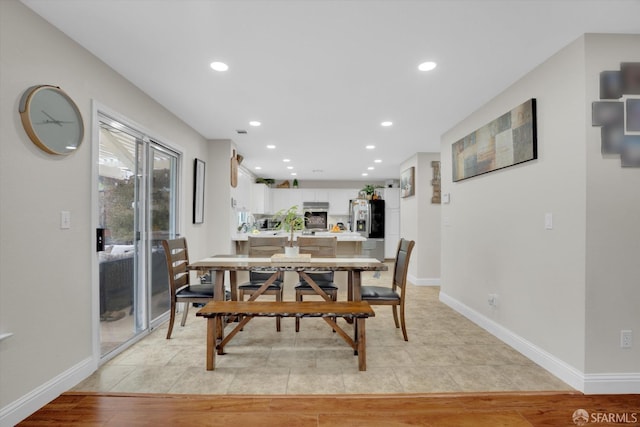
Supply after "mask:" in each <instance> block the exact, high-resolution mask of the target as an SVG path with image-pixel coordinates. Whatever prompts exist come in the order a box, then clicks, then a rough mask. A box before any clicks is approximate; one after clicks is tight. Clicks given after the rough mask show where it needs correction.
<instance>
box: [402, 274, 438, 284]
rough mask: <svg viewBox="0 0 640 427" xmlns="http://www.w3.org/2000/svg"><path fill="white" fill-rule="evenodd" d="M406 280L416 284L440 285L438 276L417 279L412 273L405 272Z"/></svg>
mask: <svg viewBox="0 0 640 427" xmlns="http://www.w3.org/2000/svg"><path fill="white" fill-rule="evenodd" d="M407 281H408V282H410V283H412V284H414V285H416V286H440V278H439V277H436V278H434V279H419V278H417V277H416V276H414V275H413V274H407Z"/></svg>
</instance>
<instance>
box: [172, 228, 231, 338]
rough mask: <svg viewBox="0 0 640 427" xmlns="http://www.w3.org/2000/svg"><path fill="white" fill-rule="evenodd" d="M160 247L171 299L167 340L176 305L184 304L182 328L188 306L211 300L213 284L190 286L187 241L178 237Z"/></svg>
mask: <svg viewBox="0 0 640 427" xmlns="http://www.w3.org/2000/svg"><path fill="white" fill-rule="evenodd" d="M162 247H163V248H164V254H165V257H166V260H167V270H168V272H169V295H170V298H171V314H170V317H169V329H168V330H167V339H170V338H171V332H172V331H173V322H174V321H175V317H176V309H177V306H178V303H179V302H180V303H184V304H183V306H184V308H183V310H184V311H183V312H182V322H181V323H180V326H184V325H185V323H186V322H187V313H188V312H189V305H191V304H192V303H203V304H206V303H208V302H209V301H211V300H212V299H213V288H214V285H213V283H207V284H200V285H192V284H191V281H190V276H191V275H190V272H189V269H188V268H187V267H188V266H189V250H188V248H187V239H185V238H184V237H180V238H177V239H172V240H163V241H162ZM225 298H226V299H229V294H228V293H226V292H225Z"/></svg>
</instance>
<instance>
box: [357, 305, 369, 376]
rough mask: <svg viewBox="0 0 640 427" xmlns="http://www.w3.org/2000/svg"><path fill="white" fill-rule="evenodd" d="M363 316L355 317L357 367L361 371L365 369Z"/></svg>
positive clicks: (365, 346)
mask: <svg viewBox="0 0 640 427" xmlns="http://www.w3.org/2000/svg"><path fill="white" fill-rule="evenodd" d="M364 321H365V318H364V317H358V318H357V319H356V325H357V327H356V330H357V334H358V335H357V341H356V342H357V345H358V369H359V370H361V371H366V370H367V353H366V351H367V341H366V335H365V330H364Z"/></svg>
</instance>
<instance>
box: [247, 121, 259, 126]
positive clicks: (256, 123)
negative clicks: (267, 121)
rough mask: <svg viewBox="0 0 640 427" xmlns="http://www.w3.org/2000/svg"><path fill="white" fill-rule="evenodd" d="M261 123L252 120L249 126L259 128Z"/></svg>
mask: <svg viewBox="0 0 640 427" xmlns="http://www.w3.org/2000/svg"><path fill="white" fill-rule="evenodd" d="M261 124H262V123H260V122H259V121H257V120H252V121H250V122H249V126H260V125H261Z"/></svg>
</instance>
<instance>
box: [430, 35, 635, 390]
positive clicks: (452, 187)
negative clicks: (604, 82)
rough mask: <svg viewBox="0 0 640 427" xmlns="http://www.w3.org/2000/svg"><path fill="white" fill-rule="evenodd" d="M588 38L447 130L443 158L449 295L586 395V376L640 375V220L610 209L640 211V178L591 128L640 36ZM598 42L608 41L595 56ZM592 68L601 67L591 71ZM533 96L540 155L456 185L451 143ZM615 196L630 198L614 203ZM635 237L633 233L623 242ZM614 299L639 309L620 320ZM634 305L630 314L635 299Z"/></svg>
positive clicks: (446, 290)
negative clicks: (605, 75)
mask: <svg viewBox="0 0 640 427" xmlns="http://www.w3.org/2000/svg"><path fill="white" fill-rule="evenodd" d="M605 39H606V43H605V42H604V41H603V40H605ZM587 40H588V41H589V43H588V44H585V38H580V39H578V40H577V41H575V42H574V43H572V44H570V45H569V46H567V47H566V48H565V49H563V50H562V51H560V52H559V53H558V54H556V55H555V56H553V57H552V58H550V59H549V60H548V61H546V62H545V63H543V64H542V65H540V66H539V67H537V68H536V69H535V70H533V71H532V72H530V73H529V74H527V75H526V76H524V77H523V78H522V79H521V80H519V81H518V82H516V83H515V84H513V85H512V86H511V87H509V88H508V89H507V90H505V91H504V92H503V93H501V94H500V95H498V96H497V97H496V98H494V99H493V100H491V101H490V102H488V103H487V104H486V105H485V106H484V107H483V108H481V109H480V110H478V111H476V112H475V113H474V114H472V115H471V116H469V117H468V118H467V119H465V120H464V121H462V122H461V123H459V124H458V125H456V126H455V127H454V128H452V129H451V130H450V131H448V132H447V133H446V134H445V135H443V138H442V151H441V155H442V186H443V188H442V192H443V193H450V194H451V203H450V204H448V205H443V210H442V216H443V234H442V288H441V289H442V295H441V298H442V299H443V300H444V301H447V302H448V303H450V304H451V305H453V306H455V307H457V308H458V309H460V310H461V311H464V312H466V314H467V315H470V317H474V318H475V320H477V321H479V322H480V323H482V324H483V325H484V326H485V327H489V328H493V329H494V330H495V331H501V332H502V333H503V334H504V336H506V337H510V339H511V340H512V341H511V343H512V344H514V343H515V345H519V346H520V349H521V350H525V352H526V351H529V354H528V355H529V356H530V357H533V358H534V360H536V358H537V360H536V361H538V362H539V363H541V364H543V366H545V367H547V368H548V369H550V370H552V371H553V372H554V373H556V374H557V375H559V376H561V377H562V378H563V379H564V380H565V381H567V382H569V383H570V384H572V385H574V386H575V387H577V388H581V389H585V390H586V389H588V387H587V385H586V384H587V382H588V380H589V377H588V376H587V375H586V374H587V373H593V372H599V373H602V372H626V373H637V372H640V366H639V363H640V356H639V355H638V353H637V350H633V351H632V352H629V351H628V350H626V353H625V351H623V350H620V348H619V329H620V328H621V327H622V326H623V325H628V327H629V328H631V327H632V326H634V325H635V328H636V329H637V328H638V323H637V322H638V318H639V317H640V312H639V311H638V310H637V301H638V300H640V298H639V292H640V287H638V286H637V277H639V276H638V271H637V270H638V268H637V267H634V268H629V262H628V261H629V259H635V260H636V261H637V259H638V255H640V250H639V248H638V244H637V242H638V239H637V237H638V225H637V221H635V220H634V219H632V218H637V217H638V215H635V216H633V215H629V217H627V218H621V217H622V216H623V215H618V214H616V215H613V216H612V215H609V214H606V212H604V213H605V215H603V209H602V208H603V206H607V208H606V211H607V212H608V211H610V210H613V211H616V212H620V211H625V212H629V209H632V211H631V213H637V209H638V192H637V188H638V181H637V180H638V177H639V176H640V172H639V171H638V170H637V169H636V170H634V171H627V172H621V171H620V170H619V169H616V170H614V168H613V167H612V166H611V164H610V162H609V163H608V162H607V161H605V160H604V159H602V158H601V156H600V155H599V142H598V141H599V129H596V130H594V129H592V128H591V125H590V123H591V118H590V112H591V102H592V101H594V100H597V88H598V81H597V73H598V72H599V71H601V70H603V69H609V68H610V67H611V66H613V65H618V64H617V63H618V62H619V61H623V60H628V61H633V60H636V61H637V60H638V54H639V53H640V49H638V46H639V44H638V40H639V39H638V37H637V36H635V38H630V39H627V38H624V37H622V38H618V37H617V36H611V37H610V38H601V37H600V36H589V38H588V39H587ZM623 40H624V43H622V41H623ZM596 41H598V42H596ZM592 42H593V45H592V44H591V43H592ZM619 42H621V44H620V45H619V47H620V48H619V49H614V50H615V53H612V54H611V56H610V60H609V62H610V64H609V65H608V66H607V67H605V68H600V65H602V64H601V63H600V60H597V59H596V57H597V56H599V55H601V54H602V53H603V52H604V51H606V50H608V49H612V48H613V47H614V46H618V43H619ZM598 43H602V44H603V45H602V46H600V47H599V48H596V47H595V46H596V45H597V44H598ZM634 58H635V59H634ZM592 61H594V62H596V63H598V66H594V67H589V69H588V70H585V65H586V64H591V62H592ZM596 68H597V70H596ZM585 88H588V90H586V89H585ZM529 98H536V99H537V104H538V105H537V107H538V108H537V111H538V127H537V129H538V159H537V160H534V161H532V162H527V163H524V164H521V165H518V166H515V167H511V168H507V169H503V170H500V171H495V172H492V173H489V174H486V175H481V176H478V177H475V178H471V179H468V180H464V181H460V182H457V183H453V182H452V179H451V145H452V144H453V143H454V142H456V141H457V140H459V139H460V138H462V137H464V136H466V135H467V134H469V133H471V132H472V131H474V130H475V129H477V128H479V127H481V126H483V125H484V124H486V123H488V122H489V121H491V120H493V119H495V118H497V117H498V116H500V115H501V114H503V113H505V112H507V111H509V110H510V109H512V108H513V107H515V106H517V105H519V104H520V103H522V102H524V101H525V100H527V99H529ZM596 139H597V140H598V141H596ZM616 167H619V164H618V165H616ZM603 168H605V169H606V170H607V171H608V173H607V172H603ZM594 169H595V170H594ZM621 175H624V177H625V178H629V177H631V176H633V177H634V178H633V179H624V178H623V176H621ZM596 182H597V184H596ZM613 188H615V189H616V190H615V191H612V189H613ZM616 191H619V192H621V193H622V194H620V195H615V196H613V197H612V195H613V194H614V193H615V192H616ZM631 199H633V200H632V201H631ZM611 208H613V209H611ZM546 213H552V214H553V222H554V227H553V230H545V228H544V216H545V214H546ZM623 219H624V220H623ZM614 221H618V222H617V223H614ZM605 223H606V224H607V227H608V230H607V229H606V228H607V227H605V228H602V227H603V225H604V224H605ZM446 224H449V225H448V226H447V225H446ZM624 230H627V231H628V232H630V234H631V236H629V237H628V238H626V239H622V240H619V239H618V238H619V237H620V236H621V235H622V234H623V233H624ZM610 231H614V233H615V234H614V235H613V239H614V240H615V244H613V245H611V244H610V243H611V237H612V235H610V234H607V233H608V232H610ZM634 237H635V240H634V239H633V238H634ZM633 242H635V244H634V243H633ZM605 243H606V246H605V247H606V249H605V248H603V247H601V245H602V244H605ZM612 246H614V247H616V248H619V249H620V251H619V252H624V251H630V252H631V253H630V254H629V255H628V256H627V255H625V256H624V257H622V258H625V259H624V260H620V259H616V256H617V254H619V252H618V253H615V252H614V253H611V252H606V251H607V250H611V249H612ZM605 252H606V253H605ZM636 264H637V262H636ZM603 267H605V269H604V272H603ZM615 269H617V270H616V271H615V272H614V271H613V270H615ZM620 270H623V271H620ZM598 272H603V273H600V277H596V276H598V274H599V273H598ZM612 276H614V277H615V278H616V279H620V280H621V281H622V282H623V283H618V282H616V281H615V280H614V281H612V280H609V279H610V278H611V277H612ZM633 277H635V278H636V280H635V282H633V281H632V278H633ZM632 282H633V284H632ZM634 287H635V288H634ZM489 293H496V294H498V296H499V305H498V307H497V308H496V309H491V308H490V307H489V305H488V303H487V296H488V294H489ZM596 295H597V297H596V299H595V300H594V296H596ZM612 297H615V298H616V299H617V301H618V302H620V300H619V299H620V298H621V299H624V298H625V297H626V298H629V301H631V300H633V301H636V306H635V307H636V309H635V312H634V313H633V314H631V310H628V311H625V312H621V310H619V308H618V307H616V304H615V303H614V302H613V301H611V300H610V299H611V298H612ZM603 303H604V304H603ZM624 304H627V308H629V309H630V308H631V307H630V306H631V305H632V303H631V302H629V303H624ZM624 304H623V306H624ZM605 319H606V320H605ZM602 323H604V325H602ZM595 324H598V326H596V325H595ZM594 328H595V331H598V332H595V331H594ZM603 328H604V329H606V331H603V330H601V329H603ZM587 341H588V342H587ZM604 349H606V350H604ZM633 357H635V359H634V360H635V361H634V362H632V361H631V359H632V358H633ZM594 359H595V360H597V363H595V360H594ZM596 365H597V371H594V370H593V368H594V367H595V366H596ZM634 375H637V374H634ZM634 378H636V382H635V385H634V387H638V384H640V382H638V381H637V378H639V377H634ZM610 380H611V381H612V382H614V383H615V379H613V378H610ZM618 385H619V384H618ZM614 389H615V386H614ZM610 390H611V389H609V390H608V391H610ZM617 390H618V391H621V390H622V391H628V389H624V386H621V387H619V388H617ZM600 391H606V390H605V389H604V388H601V389H600ZM636 391H637V390H636Z"/></svg>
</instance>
